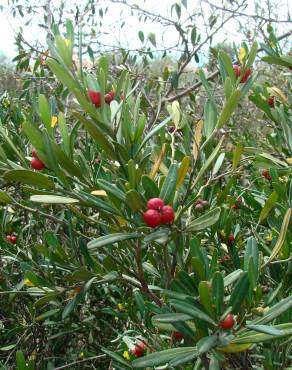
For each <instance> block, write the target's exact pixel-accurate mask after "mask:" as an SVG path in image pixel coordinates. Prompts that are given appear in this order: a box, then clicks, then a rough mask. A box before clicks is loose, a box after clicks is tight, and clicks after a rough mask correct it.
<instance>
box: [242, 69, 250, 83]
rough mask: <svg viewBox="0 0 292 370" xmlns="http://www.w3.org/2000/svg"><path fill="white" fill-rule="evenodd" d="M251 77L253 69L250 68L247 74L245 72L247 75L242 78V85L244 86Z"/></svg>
mask: <svg viewBox="0 0 292 370" xmlns="http://www.w3.org/2000/svg"><path fill="white" fill-rule="evenodd" d="M250 75H251V69H250V68H248V69H247V70H246V72H245V74H244V76H243V77H242V79H241V80H240V83H241V84H243V83H245V82H246V81H247V80H248V78H249V76H250Z"/></svg>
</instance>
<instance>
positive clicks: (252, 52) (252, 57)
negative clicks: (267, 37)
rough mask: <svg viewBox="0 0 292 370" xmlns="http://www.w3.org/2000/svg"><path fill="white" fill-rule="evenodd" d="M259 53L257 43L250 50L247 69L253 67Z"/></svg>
mask: <svg viewBox="0 0 292 370" xmlns="http://www.w3.org/2000/svg"><path fill="white" fill-rule="evenodd" d="M257 52H258V44H257V42H256V41H254V43H253V44H252V47H251V49H250V52H249V55H248V60H247V62H246V67H251V66H252V65H253V62H254V61H255V58H256V55H257Z"/></svg>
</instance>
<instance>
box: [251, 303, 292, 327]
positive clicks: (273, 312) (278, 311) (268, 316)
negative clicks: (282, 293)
mask: <svg viewBox="0 0 292 370" xmlns="http://www.w3.org/2000/svg"><path fill="white" fill-rule="evenodd" d="M291 307H292V296H289V297H287V298H284V299H282V300H281V301H280V302H278V303H276V304H275V305H274V306H272V307H271V308H270V309H269V310H268V311H267V312H265V313H264V315H263V316H262V317H260V318H257V319H255V320H253V321H252V322H251V323H250V324H251V325H259V324H267V323H268V322H271V321H272V320H274V319H275V318H276V317H278V316H280V315H282V313H284V312H285V311H287V310H289V309H290V308H291Z"/></svg>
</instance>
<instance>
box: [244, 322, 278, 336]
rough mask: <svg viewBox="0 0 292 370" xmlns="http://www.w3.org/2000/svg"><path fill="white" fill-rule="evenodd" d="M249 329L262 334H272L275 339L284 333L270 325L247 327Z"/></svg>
mask: <svg viewBox="0 0 292 370" xmlns="http://www.w3.org/2000/svg"><path fill="white" fill-rule="evenodd" d="M246 327H247V328H248V329H251V330H254V331H258V332H260V333H265V334H270V335H273V336H275V337H278V336H282V335H283V332H282V331H281V330H279V329H277V328H275V327H273V326H268V325H246Z"/></svg>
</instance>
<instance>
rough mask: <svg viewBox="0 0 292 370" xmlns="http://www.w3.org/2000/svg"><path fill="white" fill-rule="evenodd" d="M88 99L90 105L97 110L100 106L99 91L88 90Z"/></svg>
mask: <svg viewBox="0 0 292 370" xmlns="http://www.w3.org/2000/svg"><path fill="white" fill-rule="evenodd" d="M88 97H89V99H90V101H91V103H92V104H94V105H95V106H96V108H99V107H100V106H101V99H100V98H101V94H100V92H99V91H94V90H88Z"/></svg>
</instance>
